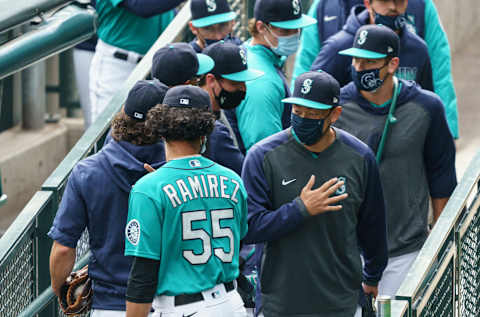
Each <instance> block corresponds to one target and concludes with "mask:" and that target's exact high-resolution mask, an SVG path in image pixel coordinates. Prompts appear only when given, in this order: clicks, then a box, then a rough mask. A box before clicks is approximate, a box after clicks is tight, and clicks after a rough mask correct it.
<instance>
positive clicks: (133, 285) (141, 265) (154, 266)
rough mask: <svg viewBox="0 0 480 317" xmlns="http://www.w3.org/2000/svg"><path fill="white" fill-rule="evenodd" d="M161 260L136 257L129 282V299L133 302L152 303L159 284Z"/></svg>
mask: <svg viewBox="0 0 480 317" xmlns="http://www.w3.org/2000/svg"><path fill="white" fill-rule="evenodd" d="M159 268H160V261H158V260H152V259H147V258H141V257H134V258H133V264H132V269H131V270H130V276H129V277H128V284H127V294H126V298H127V301H129V302H132V303H139V304H145V303H151V302H152V301H153V297H154V296H155V291H156V290H157V284H158V269H159Z"/></svg>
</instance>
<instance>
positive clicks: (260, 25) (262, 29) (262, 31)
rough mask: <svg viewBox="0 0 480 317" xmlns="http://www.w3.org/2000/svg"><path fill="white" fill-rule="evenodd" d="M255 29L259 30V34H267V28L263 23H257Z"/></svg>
mask: <svg viewBox="0 0 480 317" xmlns="http://www.w3.org/2000/svg"><path fill="white" fill-rule="evenodd" d="M255 27H256V28H257V31H258V33H260V34H262V35H263V34H265V33H266V32H267V27H266V25H265V23H263V21H257V22H256V23H255Z"/></svg>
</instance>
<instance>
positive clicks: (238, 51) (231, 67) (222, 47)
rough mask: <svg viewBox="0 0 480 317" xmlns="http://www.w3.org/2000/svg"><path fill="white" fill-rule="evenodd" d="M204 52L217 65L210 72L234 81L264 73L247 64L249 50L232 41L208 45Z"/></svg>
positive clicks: (253, 77)
mask: <svg viewBox="0 0 480 317" xmlns="http://www.w3.org/2000/svg"><path fill="white" fill-rule="evenodd" d="M203 53H204V54H205V55H207V56H209V57H211V58H212V59H213V61H214V62H215V66H214V67H213V69H212V70H211V71H210V73H212V74H214V75H216V76H220V77H223V78H225V79H229V80H233V81H240V82H245V81H250V80H254V79H257V78H259V77H261V76H263V75H264V72H262V71H259V70H256V69H251V68H249V67H248V65H247V52H246V51H245V49H244V48H243V47H241V46H238V45H236V44H234V43H231V42H225V41H219V42H217V43H215V44H212V45H209V46H207V48H206V49H204V50H203Z"/></svg>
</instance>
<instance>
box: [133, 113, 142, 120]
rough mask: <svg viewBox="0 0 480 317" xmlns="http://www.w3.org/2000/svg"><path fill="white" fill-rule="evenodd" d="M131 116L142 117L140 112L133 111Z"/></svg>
mask: <svg viewBox="0 0 480 317" xmlns="http://www.w3.org/2000/svg"><path fill="white" fill-rule="evenodd" d="M133 116H134V117H135V118H137V119H143V113H140V112H134V113H133Z"/></svg>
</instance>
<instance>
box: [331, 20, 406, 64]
mask: <svg viewBox="0 0 480 317" xmlns="http://www.w3.org/2000/svg"><path fill="white" fill-rule="evenodd" d="M399 53H400V38H399V37H398V35H397V33H395V32H394V31H393V30H392V29H390V28H389V27H386V26H385V25H378V24H368V25H364V26H362V27H360V28H359V29H358V30H357V33H356V34H355V39H354V40H353V47H352V48H349V49H346V50H343V51H340V52H339V53H338V54H340V55H347V56H353V57H359V58H370V59H380V58H385V57H387V56H389V57H397V56H398V55H399Z"/></svg>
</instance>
